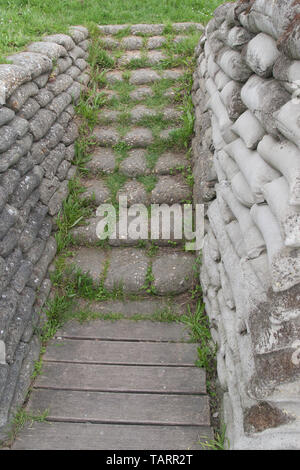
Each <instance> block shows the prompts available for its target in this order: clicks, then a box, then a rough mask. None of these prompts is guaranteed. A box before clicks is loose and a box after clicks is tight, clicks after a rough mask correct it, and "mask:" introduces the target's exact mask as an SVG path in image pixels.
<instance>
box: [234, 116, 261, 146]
mask: <svg viewBox="0 0 300 470" xmlns="http://www.w3.org/2000/svg"><path fill="white" fill-rule="evenodd" d="M231 129H232V130H233V132H235V133H236V134H237V135H238V136H239V137H241V138H242V139H243V141H244V143H245V145H246V147H247V148H248V149H251V150H255V149H256V148H257V145H258V143H259V141H260V140H261V139H262V138H263V136H264V135H265V130H264V128H263V127H262V125H261V123H260V122H259V120H258V119H257V118H256V117H255V116H254V114H253V113H252V112H251V111H250V110H249V109H248V110H247V111H245V112H244V113H243V114H242V115H241V116H240V117H239V118H238V120H237V121H236V122H235V123H234V124H233V126H232V128H231Z"/></svg>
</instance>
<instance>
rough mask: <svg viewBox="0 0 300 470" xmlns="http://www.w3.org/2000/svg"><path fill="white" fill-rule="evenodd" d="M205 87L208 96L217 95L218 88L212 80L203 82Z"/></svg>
mask: <svg viewBox="0 0 300 470" xmlns="http://www.w3.org/2000/svg"><path fill="white" fill-rule="evenodd" d="M205 87H206V90H207V91H208V94H209V96H213V95H214V94H215V93H218V88H217V86H216V84H215V82H214V80H213V79H212V78H210V77H209V78H208V79H207V80H205Z"/></svg>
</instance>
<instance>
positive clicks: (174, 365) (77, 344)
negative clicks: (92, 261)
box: [13, 320, 212, 450]
mask: <svg viewBox="0 0 300 470" xmlns="http://www.w3.org/2000/svg"><path fill="white" fill-rule="evenodd" d="M187 340H188V335H187V333H186V330H185V329H184V327H183V326H182V325H180V324H169V323H154V322H151V321H139V322H133V321H131V320H120V321H117V322H110V321H102V320H97V321H94V322H91V323H87V324H84V325H82V324H79V323H76V322H70V323H69V324H67V325H66V326H65V327H64V328H63V329H62V330H60V331H59V332H58V333H57V335H56V337H55V338H54V339H53V340H52V341H51V343H50V344H49V346H48V348H47V351H46V353H45V355H44V364H43V371H42V374H41V375H40V376H39V377H38V379H37V380H36V382H35V385H34V389H33V392H32V394H31V396H30V400H29V403H28V405H27V410H28V411H30V413H33V414H39V413H42V412H44V411H45V410H46V409H47V410H48V411H49V412H48V417H47V420H46V421H45V422H42V423H33V424H31V425H30V426H27V427H26V428H24V430H23V431H22V432H21V433H20V435H19V436H18V437H17V439H16V441H15V443H14V445H13V449H15V450H17V449H20V450H21V449H52V450H54V449H99V450H100V449H103V450H111V449H114V450H124V449H135V450H141V449H143V450H164V449H167V450H172V449H173V450H177V449H178V450H180V449H181V450H190V449H202V446H201V442H203V441H205V440H207V439H209V438H211V437H212V430H211V428H210V416H209V401H208V396H207V394H206V386H205V371H204V370H202V369H199V368H197V367H195V365H194V364H195V360H196V358H197V345H195V344H190V343H187Z"/></svg>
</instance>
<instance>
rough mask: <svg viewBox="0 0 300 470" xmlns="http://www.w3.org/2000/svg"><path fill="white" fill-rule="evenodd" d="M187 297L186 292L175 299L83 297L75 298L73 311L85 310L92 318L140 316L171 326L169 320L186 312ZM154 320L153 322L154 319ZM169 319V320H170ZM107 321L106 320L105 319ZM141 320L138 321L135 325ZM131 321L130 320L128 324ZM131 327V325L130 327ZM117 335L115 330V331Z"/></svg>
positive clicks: (135, 318) (156, 323)
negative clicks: (97, 298)
mask: <svg viewBox="0 0 300 470" xmlns="http://www.w3.org/2000/svg"><path fill="white" fill-rule="evenodd" d="M187 302H188V300H187V297H186V294H182V295H178V296H176V299H174V298H173V297H172V296H171V297H160V298H157V297H151V298H149V297H144V298H143V297H142V296H141V297H139V299H137V300H128V299H127V300H126V299H123V300H105V301H98V302H97V301H91V300H85V299H81V298H80V299H77V302H76V305H74V312H75V311H76V312H85V313H88V314H91V315H92V317H93V318H97V316H98V317H99V315H100V316H104V318H107V317H108V316H111V315H114V316H116V317H119V318H120V317H123V318H125V319H127V321H129V319H132V320H134V322H136V321H137V320H138V319H140V318H141V316H142V318H148V319H149V321H151V322H152V321H153V324H154V325H155V326H158V325H160V324H161V322H162V321H163V322H166V325H168V326H171V323H170V321H171V320H172V321H173V320H174V318H178V319H180V316H181V315H185V314H187V313H188V312H187V309H188V307H187V305H188V304H187ZM155 319H156V321H155V322H154V320H155ZM170 319H171V320H170ZM105 321H106V323H107V320H105ZM140 321H141V320H139V321H138V323H137V325H138V324H139V323H140ZM131 324H132V322H130V325H131ZM130 328H131V327H130ZM115 334H116V335H117V332H115Z"/></svg>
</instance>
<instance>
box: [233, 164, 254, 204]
mask: <svg viewBox="0 0 300 470" xmlns="http://www.w3.org/2000/svg"><path fill="white" fill-rule="evenodd" d="M231 187H232V191H233V194H234V195H235V197H236V198H237V199H238V201H239V202H240V203H242V204H244V206H246V207H251V206H253V204H255V202H256V201H255V197H254V195H253V194H252V192H251V189H250V186H249V184H248V183H247V181H246V179H245V178H244V176H243V174H242V173H241V172H240V171H239V172H238V173H237V174H236V175H235V176H234V177H233V178H232V180H231Z"/></svg>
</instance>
